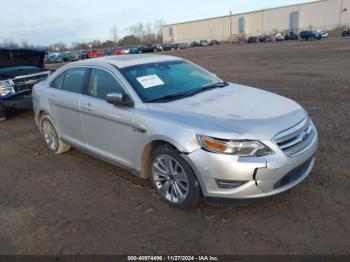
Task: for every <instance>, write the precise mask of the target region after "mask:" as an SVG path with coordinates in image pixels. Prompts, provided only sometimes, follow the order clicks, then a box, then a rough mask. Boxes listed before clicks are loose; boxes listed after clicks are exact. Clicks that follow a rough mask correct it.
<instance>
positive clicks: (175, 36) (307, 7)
mask: <svg viewBox="0 0 350 262" xmlns="http://www.w3.org/2000/svg"><path fill="white" fill-rule="evenodd" d="M347 26H350V0H321V1H315V2H311V3H305V4H296V5H290V6H284V7H277V8H270V9H265V10H260V11H254V12H248V13H241V14H233V15H228V16H222V17H215V18H209V19H203V20H197V21H190V22H183V23H177V24H170V25H165V26H163V28H162V30H163V40H164V42H176V43H181V42H191V41H199V40H213V39H215V40H219V41H226V40H233V39H235V38H237V37H238V36H245V37H247V36H258V35H262V34H271V33H273V32H285V31H290V30H292V29H293V31H295V32H297V31H301V30H305V29H326V30H333V29H336V28H338V27H347Z"/></svg>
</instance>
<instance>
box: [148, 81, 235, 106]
mask: <svg viewBox="0 0 350 262" xmlns="http://www.w3.org/2000/svg"><path fill="white" fill-rule="evenodd" d="M228 85H229V84H228V83H226V82H219V83H214V84H209V85H205V86H202V87H200V88H198V89H195V90H191V91H188V92H184V93H179V94H172V95H166V96H163V97H160V98H156V99H150V100H147V101H146V102H147V103H154V102H161V101H169V100H175V99H181V98H184V97H190V96H194V95H196V94H199V93H202V92H205V91H208V90H211V89H214V88H223V87H226V86H228Z"/></svg>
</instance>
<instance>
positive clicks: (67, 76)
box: [51, 68, 87, 93]
mask: <svg viewBox="0 0 350 262" xmlns="http://www.w3.org/2000/svg"><path fill="white" fill-rule="evenodd" d="M86 72H87V69H85V68H74V69H69V70H67V71H66V72H65V73H63V74H62V75H61V76H59V77H58V78H56V79H55V80H54V81H53V82H52V84H51V87H53V88H57V89H60V90H65V91H70V92H74V93H82V88H83V82H84V78H85V74H86Z"/></svg>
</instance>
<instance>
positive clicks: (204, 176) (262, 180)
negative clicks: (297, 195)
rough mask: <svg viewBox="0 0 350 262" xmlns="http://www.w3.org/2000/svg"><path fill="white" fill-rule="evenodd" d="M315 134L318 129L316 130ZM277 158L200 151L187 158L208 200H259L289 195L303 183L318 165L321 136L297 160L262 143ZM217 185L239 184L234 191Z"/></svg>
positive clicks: (272, 144)
mask: <svg viewBox="0 0 350 262" xmlns="http://www.w3.org/2000/svg"><path fill="white" fill-rule="evenodd" d="M315 130H316V129H315ZM263 143H265V144H266V145H268V146H269V147H270V148H271V149H273V150H274V151H275V154H273V155H268V156H265V157H235V156H230V155H220V154H214V153H210V152H206V151H204V150H202V149H199V150H197V151H195V152H193V153H191V154H189V155H185V156H184V158H185V159H186V160H187V161H188V163H190V165H191V166H192V169H193V171H194V172H195V174H196V176H197V178H198V180H199V182H200V184H201V188H202V191H203V195H204V197H206V198H216V199H218V198H225V199H256V198H264V197H268V196H272V195H276V194H279V193H282V192H284V191H287V190H289V189H291V188H293V187H294V186H296V185H297V184H299V183H300V182H302V181H303V180H304V179H305V178H306V177H307V176H308V175H309V174H310V172H311V171H312V169H313V167H314V164H315V157H314V155H315V152H316V150H317V144H318V135H317V132H316V135H315V137H314V138H313V141H312V142H311V144H310V145H309V146H308V147H307V148H306V149H305V150H303V153H302V154H300V155H298V156H296V157H289V156H287V155H286V154H285V153H284V152H283V151H281V150H280V149H279V147H278V146H277V145H276V144H274V143H273V142H272V141H263ZM218 181H224V182H225V181H238V182H242V185H241V186H238V187H235V188H228V189H225V188H222V187H219V185H218Z"/></svg>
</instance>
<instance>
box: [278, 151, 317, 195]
mask: <svg viewBox="0 0 350 262" xmlns="http://www.w3.org/2000/svg"><path fill="white" fill-rule="evenodd" d="M312 160H313V157H312V158H310V159H309V160H307V161H306V162H305V163H303V164H301V165H300V166H298V167H297V168H295V169H293V170H292V171H290V172H289V173H288V174H287V175H285V176H284V177H282V179H280V180H279V181H277V182H276V183H275V184H274V185H273V188H274V189H277V188H280V187H283V186H286V185H288V184H290V183H293V182H294V181H296V180H298V179H299V178H300V177H301V176H302V175H304V174H305V172H306V170H307V169H308V168H309V167H310V164H311V162H312Z"/></svg>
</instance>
